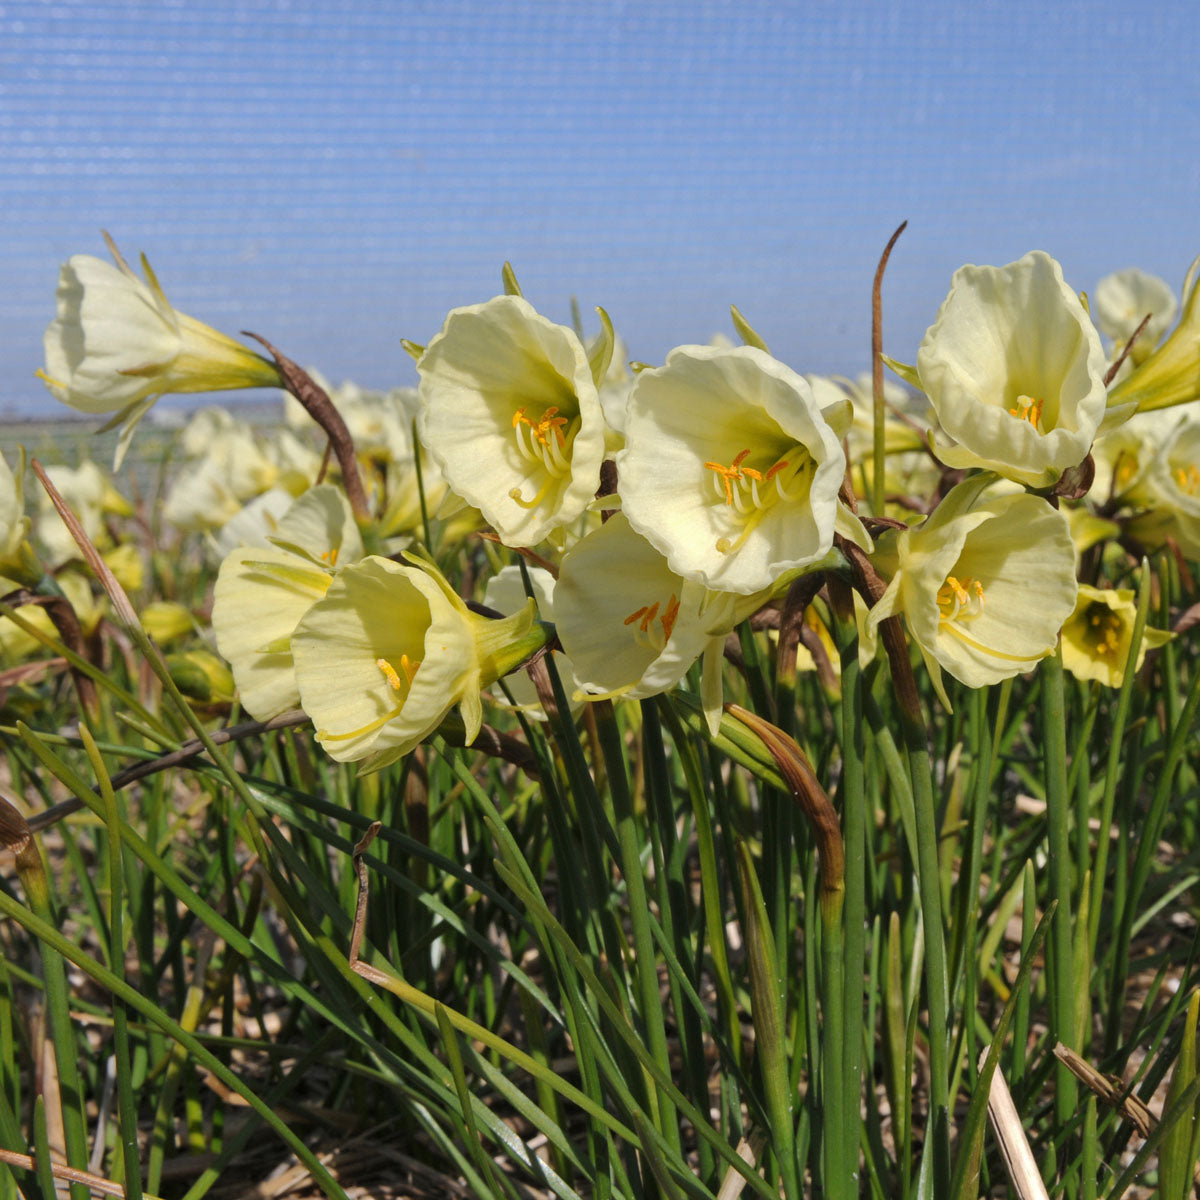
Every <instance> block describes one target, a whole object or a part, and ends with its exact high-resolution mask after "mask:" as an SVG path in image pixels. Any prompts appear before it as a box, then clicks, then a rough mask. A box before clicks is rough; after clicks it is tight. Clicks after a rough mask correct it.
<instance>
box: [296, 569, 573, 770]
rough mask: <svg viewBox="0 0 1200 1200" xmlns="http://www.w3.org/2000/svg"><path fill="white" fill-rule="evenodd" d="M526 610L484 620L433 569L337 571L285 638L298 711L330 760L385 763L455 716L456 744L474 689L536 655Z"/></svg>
mask: <svg viewBox="0 0 1200 1200" xmlns="http://www.w3.org/2000/svg"><path fill="white" fill-rule="evenodd" d="M550 632H551V631H550V627H549V626H545V625H542V624H540V623H538V622H536V621H535V620H534V612H533V605H532V604H529V605H527V606H526V607H525V608H524V609H523V610H522V611H521V612H519V613H517V614H515V615H513V616H509V617H504V618H501V619H499V620H492V619H489V618H487V617H481V616H478V615H477V614H475V613H473V612H471V610H470V609H469V608H467V606H466V604H464V603H463V601H462V600H461V599H460V598H459V596H458V595H457V594H456V593H455V591H454V589H453V588H452V587H451V586H450V584H449V583H448V582H447V581H446V580H445V579H444V578H443V577H442V576H441V575H440V573H438V572H437V571H436V570H434V569H432V568H428V567H424V566H418V565H415V564H413V563H397V562H393V561H392V560H391V559H387V558H379V557H374V556H372V557H369V558H364V559H363V560H362V561H360V562H358V563H355V564H353V565H351V566H349V567H347V568H346V569H345V570H343V571H341V572H339V573H338V575H337V577H336V578H335V579H334V580H333V581H332V583H330V585H329V590H328V591H327V592H326V594H325V596H324V597H323V598H322V599H321V600H319V601H318V602H317V603H316V604H314V605H313V606H312V608H310V609H309V610H308V612H307V613H306V614H305V615H304V617H303V619H302V620H301V621H300V623H299V625H297V627H296V630H295V632H294V633H293V634H292V638H291V645H292V651H293V653H294V655H295V659H296V682H297V684H298V686H299V689H300V705H301V707H302V708H303V709H304V711H305V712H306V713H308V715H309V716H310V717H311V718H312V721H313V725H314V726H315V727H316V731H317V741H319V742H320V743H321V745H322V746H323V747H324V748H325V751H326V752H327V753H328V754H329V755H330V757H331V758H335V759H337V760H338V761H340V762H359V761H363V760H366V761H365V769H367V770H374V769H376V768H378V767H382V766H386V765H387V764H388V763H391V762H395V761H396V760H397V759H399V758H401V757H403V756H404V755H405V754H407V753H409V751H411V750H412V749H413V748H414V747H415V746H416V745H418V744H419V743H420V742H422V741H424V739H425V738H427V737H428V736H429V735H430V734H431V733H432V732H433V731H434V730H435V729H437V727H438V726H439V725H440V724H441V723H442V722H443V720H445V719H446V717H447V716H448V715H449V714H450V711H451V710H452V709H454V708H457V709H459V711H460V713H461V716H462V723H463V727H464V732H465V738H466V741H467V742H468V743H469V742H471V741H472V740H474V738H475V737H476V736H477V735H478V733H479V729H480V725H481V722H482V704H481V699H480V689H481V688H484V687H487V686H488V685H489V684H491V683H494V682H495V681H496V680H497V679H498V678H500V676H502V675H505V674H507V673H508V672H509V671H511V670H513V669H515V668H516V667H517V666H519V665H520V663H521V662H522V661H523V660H524V659H526V658H528V657H529V656H530V655H531V654H533V653H534V652H535V651H536V650H538V649H539V648H540V647H541V646H543V645H544V644H545V642H546V638H547V637H548V636H549V635H550Z"/></svg>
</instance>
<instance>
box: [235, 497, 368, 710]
mask: <svg viewBox="0 0 1200 1200" xmlns="http://www.w3.org/2000/svg"><path fill="white" fill-rule="evenodd" d="M268 543H269V544H267V545H265V546H264V545H252V546H243V547H241V548H240V549H237V550H234V551H233V552H232V553H230V554H229V555H228V556H227V557H226V559H225V561H224V562H222V563H221V568H220V571H219V572H218V573H217V582H216V586H215V588H214V589H213V609H212V623H213V633H214V635H215V636H216V639H217V649H218V650H220V652H221V654H222V655H223V656H224V658H225V659H226V660H227V661H228V662H229V664H230V667H231V668H232V670H233V678H234V681H235V682H236V683H237V688H238V693H239V695H240V697H241V702H242V707H243V708H244V709H245V710H246V711H247V712H248V713H249V714H250V715H251V716H252V717H254V718H255V719H256V720H259V721H265V720H268V719H269V718H271V717H274V716H278V715H279V714H280V713H281V712H286V711H287V710H288V709H290V708H295V707H296V706H297V704H298V703H299V702H300V692H299V690H298V688H297V686H296V672H295V662H294V660H293V657H292V646H291V636H292V631H293V630H294V629H295V628H296V625H297V623H298V622H299V621H300V618H301V617H303V616H304V614H305V613H306V612H307V611H308V610H309V609H310V608H311V607H312V606H313V605H314V604H315V603H316V602H317V601H318V600H320V599H321V597H322V596H324V595H325V593H326V591H327V590H328V588H329V584H330V581H331V580H332V578H333V576H334V573H335V572H336V571H337V570H338V569H339V568H341V567H343V566H345V565H346V564H347V563H352V562H355V561H356V560H358V559H360V558H361V557H362V554H363V545H362V538H361V537H360V535H359V532H358V527H357V526H356V525H355V523H354V518H353V516H352V515H351V512H350V505H349V503H348V502H347V500H346V497H345V496H344V495H343V493H342V492H340V491H339V490H338V489H337V488H335V487H334V486H333V485H332V484H321V485H320V486H319V487H315V488H312V489H311V490H310V491H308V492H306V493H305V494H304V495H303V496H301V497H300V499H299V500H297V501H296V502H295V503H294V504H293V505H292V506H291V508H289V509H288V511H287V512H286V513H285V514H284V516H283V517H282V518H281V519H280V520H279V522H278V525H277V527H276V529H275V532H274V534H273V536H272V537H270V538H269V539H268Z"/></svg>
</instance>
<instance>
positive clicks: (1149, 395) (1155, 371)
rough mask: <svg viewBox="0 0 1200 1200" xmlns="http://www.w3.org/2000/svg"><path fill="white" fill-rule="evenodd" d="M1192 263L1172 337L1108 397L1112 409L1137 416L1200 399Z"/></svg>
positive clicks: (1198, 286)
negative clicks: (1129, 407) (1131, 411)
mask: <svg viewBox="0 0 1200 1200" xmlns="http://www.w3.org/2000/svg"><path fill="white" fill-rule="evenodd" d="M1198 266H1200V258H1198V259H1197V260H1196V261H1195V262H1193V263H1192V266H1191V270H1189V271H1188V278H1187V280H1186V281H1185V283H1184V287H1183V294H1184V301H1183V314H1182V316H1181V317H1180V318H1179V324H1178V325H1176V326H1175V329H1174V331H1173V332H1172V333H1171V336H1170V337H1169V338H1167V340H1166V341H1165V342H1163V344H1162V345H1161V346H1159V347H1158V349H1157V350H1155V351H1154V353H1153V354H1151V355H1150V356H1149V357H1148V358H1146V359H1145V360H1144V361H1143V362H1142V363H1140V365H1139V366H1138V367H1137V368H1136V369H1135V370H1134V371H1132V372H1130V374H1129V375H1127V376H1126V377H1125V378H1124V379H1122V380H1121V382H1120V383H1118V384H1117V385H1116V387H1114V388H1113V390H1112V391H1111V392H1110V393H1109V397H1108V403H1109V406H1110V407H1111V408H1120V407H1124V406H1126V405H1133V406H1136V409H1137V411H1138V412H1139V413H1145V412H1153V411H1154V410H1155V409H1159V408H1172V407H1173V406H1175V405H1176V404H1186V403H1187V402H1188V401H1189V400H1195V399H1197V398H1200V281H1198V280H1197V278H1196V276H1197V267H1198Z"/></svg>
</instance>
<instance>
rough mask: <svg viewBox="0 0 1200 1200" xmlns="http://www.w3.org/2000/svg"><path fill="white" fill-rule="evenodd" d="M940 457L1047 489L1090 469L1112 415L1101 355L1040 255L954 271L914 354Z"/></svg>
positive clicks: (1057, 270) (1053, 266) (1058, 273)
mask: <svg viewBox="0 0 1200 1200" xmlns="http://www.w3.org/2000/svg"><path fill="white" fill-rule="evenodd" d="M917 373H918V375H919V378H920V385H921V388H922V389H923V390H924V392H925V394H926V395H927V396H928V397H929V401H930V403H931V404H932V405H933V409H934V412H935V413H936V414H937V420H938V428H937V429H936V430H935V431H934V433H933V447H934V450H935V452H936V453H937V456H938V457H939V458H940V459H941V460H942V462H944V463H946V464H947V465H948V466H951V467H966V468H970V467H983V468H985V469H987V470H991V471H995V472H996V473H998V474H1000V475H1003V476H1005V477H1006V478H1008V479H1014V480H1016V481H1017V482H1019V483H1023V484H1026V485H1027V486H1029V487H1035V488H1036V487H1048V486H1050V485H1051V484H1053V483H1054V482H1055V481H1056V480H1057V479H1058V477H1059V476H1060V475H1061V474H1062V473H1063V472H1064V471H1066V470H1067V469H1068V468H1070V467H1074V466H1077V465H1078V464H1079V463H1081V462H1082V461H1083V459H1084V458H1085V457H1086V455H1087V453H1088V449H1089V448H1090V447H1091V444H1092V440H1093V439H1094V438H1095V436H1096V432H1097V430H1098V429H1099V426H1100V421H1101V420H1102V418H1103V417H1104V414H1105V404H1106V396H1105V388H1104V373H1105V359H1104V347H1103V346H1102V345H1101V343H1100V335H1099V334H1098V333H1097V332H1096V329H1095V327H1094V326H1093V325H1092V322H1091V319H1090V318H1089V317H1088V314H1087V312H1086V311H1085V309H1084V307H1083V304H1082V303H1081V302H1080V299H1079V297H1078V296H1077V295H1076V294H1075V293H1074V292H1073V291H1072V290H1071V289H1070V287H1068V286H1067V284H1066V283H1065V282H1064V281H1063V276H1062V268H1061V267H1060V266H1059V265H1058V263H1057V262H1056V261H1055V260H1054V259H1052V258H1051V257H1050V256H1049V255H1048V254H1044V253H1042V252H1041V251H1039V250H1035V251H1033V252H1032V253H1031V254H1027V255H1025V257H1024V258H1021V259H1018V260H1017V261H1016V262H1014V263H1010V264H1009V265H1008V266H1006V267H976V266H966V267H962V268H960V269H959V270H958V271H956V272H955V273H954V278H953V280H952V281H951V284H950V294H949V295H948V296H947V297H946V299H945V301H944V302H943V303H942V307H941V309H940V311H939V312H938V315H937V320H936V321H934V323H933V324H932V325H931V326H930V328H929V330H928V332H927V333H926V334H925V338H924V340H923V341H922V342H921V347H920V350H919V351H918V352H917Z"/></svg>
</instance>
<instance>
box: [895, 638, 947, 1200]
mask: <svg viewBox="0 0 1200 1200" xmlns="http://www.w3.org/2000/svg"><path fill="white" fill-rule="evenodd" d="M905 661H906V662H907V659H906V660H905ZM893 664H894V660H893ZM901 719H902V722H903V727H904V744H905V747H906V749H907V750H908V767H909V773H910V778H911V780H912V793H913V810H914V813H915V815H916V820H917V890H918V893H919V895H920V899H921V927H922V929H923V931H924V934H925V992H926V995H925V1004H926V1007H927V1009H928V1012H929V1111H930V1124H931V1128H930V1130H929V1131H928V1140H927V1142H926V1148H927V1150H928V1149H929V1148H932V1154H933V1179H934V1190H933V1195H934V1196H946V1195H948V1194H949V1189H950V1062H949V1057H950V1056H949V1048H950V1033H949V1006H950V1000H949V991H948V987H947V981H946V934H945V925H944V922H943V919H942V889H941V883H940V880H939V875H938V825H937V809H936V806H935V804H934V799H933V774H932V771H931V770H930V765H929V747H928V744H927V738H926V732H925V720H924V717H923V716H922V714H921V711H920V707H919V704H918V707H917V708H916V709H915V710H913V709H911V708H902V709H901Z"/></svg>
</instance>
